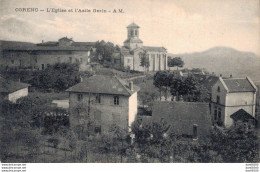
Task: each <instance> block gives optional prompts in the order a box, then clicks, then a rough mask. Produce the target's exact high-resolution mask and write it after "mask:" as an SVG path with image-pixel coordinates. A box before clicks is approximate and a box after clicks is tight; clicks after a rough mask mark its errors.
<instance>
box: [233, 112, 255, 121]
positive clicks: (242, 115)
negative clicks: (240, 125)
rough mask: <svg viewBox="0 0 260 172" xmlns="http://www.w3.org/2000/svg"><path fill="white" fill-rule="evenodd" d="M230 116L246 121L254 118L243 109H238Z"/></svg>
mask: <svg viewBox="0 0 260 172" xmlns="http://www.w3.org/2000/svg"><path fill="white" fill-rule="evenodd" d="M230 117H231V118H232V119H234V120H236V121H246V122H248V121H249V120H256V119H255V118H254V117H253V116H252V115H250V114H249V113H247V112H246V111H245V110H244V109H240V110H238V111H236V112H235V113H233V114H232V115H230Z"/></svg>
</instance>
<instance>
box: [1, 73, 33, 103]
mask: <svg viewBox="0 0 260 172" xmlns="http://www.w3.org/2000/svg"><path fill="white" fill-rule="evenodd" d="M29 86H30V85H29V84H25V83H21V82H15V81H11V80H7V79H5V78H3V77H1V76H0V101H2V100H9V101H11V102H13V103H15V102H16V101H17V100H18V99H19V98H22V97H25V96H27V95H28V87H29Z"/></svg>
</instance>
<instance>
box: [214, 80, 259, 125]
mask: <svg viewBox="0 0 260 172" xmlns="http://www.w3.org/2000/svg"><path fill="white" fill-rule="evenodd" d="M256 92H257V87H256V86H255V84H254V83H253V81H252V80H251V79H250V78H249V77H246V78H232V77H230V78H222V77H219V79H218V80H217V81H216V82H215V83H214V85H213V86H212V89H211V117H212V120H213V123H216V124H219V125H223V126H225V127H230V126H232V125H233V124H234V122H235V121H237V120H242V121H247V120H249V119H250V118H255V106H256ZM248 115H250V116H251V117H249V116H248ZM242 118H244V119H242Z"/></svg>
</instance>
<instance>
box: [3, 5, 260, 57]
mask: <svg viewBox="0 0 260 172" xmlns="http://www.w3.org/2000/svg"><path fill="white" fill-rule="evenodd" d="M31 7H34V8H39V10H40V9H43V10H45V11H44V12H38V13H32V12H31V13H30V12H15V8H31ZM46 8H62V9H70V8H73V9H74V8H81V9H90V10H93V9H105V10H113V9H123V10H124V13H123V14H113V13H99V14H97V13H68V12H67V13H47V12H46ZM259 8H260V7H259V0H128V1H126V0H113V1H112V0H110V1H108V0H95V1H94V0H89V1H88V0H44V1H43V0H27V1H25V0H0V9H1V11H0V17H1V18H0V27H1V29H0V39H1V40H16V41H30V42H34V43H38V42H41V40H44V41H57V40H58V39H59V38H61V37H63V36H68V37H73V40H74V41H97V40H105V41H111V42H113V43H115V44H118V45H123V41H125V39H126V26H127V25H129V24H130V23H132V22H133V21H134V22H135V23H136V24H138V25H139V26H140V39H141V40H142V41H143V42H144V45H147V46H164V47H166V48H167V49H168V52H171V53H184V52H194V51H203V50H206V49H208V48H211V47H214V46H228V47H233V48H235V49H238V50H242V51H252V52H254V53H256V54H258V55H259V54H260V38H259V37H260V33H259V32H260V28H259V16H260V10H259Z"/></svg>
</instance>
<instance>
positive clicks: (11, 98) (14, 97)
mask: <svg viewBox="0 0 260 172" xmlns="http://www.w3.org/2000/svg"><path fill="white" fill-rule="evenodd" d="M25 96H28V87H26V88H23V89H20V90H17V91H15V92H13V93H10V94H9V95H8V100H9V101H11V102H13V103H15V102H16V101H17V100H18V99H19V98H22V97H25Z"/></svg>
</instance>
